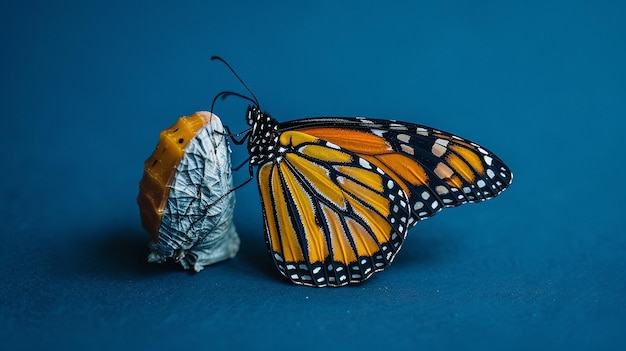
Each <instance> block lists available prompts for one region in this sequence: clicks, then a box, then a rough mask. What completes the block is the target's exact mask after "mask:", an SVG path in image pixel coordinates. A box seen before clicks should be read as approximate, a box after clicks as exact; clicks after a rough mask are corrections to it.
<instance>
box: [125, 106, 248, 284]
mask: <svg viewBox="0 0 626 351" xmlns="http://www.w3.org/2000/svg"><path fill="white" fill-rule="evenodd" d="M216 132H217V133H216ZM219 132H222V133H223V132H224V127H223V126H222V122H221V121H220V119H219V118H218V117H217V116H216V115H214V114H211V113H209V112H205V111H202V112H196V113H194V114H193V115H191V116H186V117H181V118H180V119H179V120H178V121H177V122H176V124H174V125H173V126H172V127H170V128H169V129H166V130H164V131H162V132H161V135H160V138H159V143H158V144H157V146H156V149H155V150H154V152H153V153H152V155H151V156H150V157H149V158H148V159H147V160H146V162H145V163H144V173H143V177H142V179H141V182H140V183H139V196H138V197H137V203H138V204H139V211H140V214H141V223H142V225H143V228H144V229H145V230H146V231H148V233H150V235H151V236H152V242H151V243H150V250H151V253H150V255H149V256H148V261H150V262H164V261H165V260H168V259H173V260H175V261H177V262H180V263H181V264H182V266H183V267H185V269H189V268H193V269H194V270H195V271H196V272H198V271H200V270H202V269H203V268H204V266H207V265H210V264H213V263H215V262H218V261H222V260H225V259H228V258H231V257H233V256H235V255H236V254H237V251H238V250H239V236H238V235H237V232H236V231H235V226H234V225H233V221H232V218H233V209H234V207H235V195H234V192H232V191H231V189H232V174H231V163H230V148H229V146H228V142H227V140H226V137H225V136H224V135H223V134H220V133H219Z"/></svg>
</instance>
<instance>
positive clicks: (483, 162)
mask: <svg viewBox="0 0 626 351" xmlns="http://www.w3.org/2000/svg"><path fill="white" fill-rule="evenodd" d="M276 129H277V130H278V131H279V132H280V134H279V138H278V145H277V146H278V150H276V151H277V152H276V154H273V155H274V156H273V158H270V157H268V155H263V157H265V159H264V161H263V162H260V163H261V164H260V166H259V172H258V181H259V190H260V193H261V200H262V204H263V213H264V219H265V225H266V230H265V232H266V239H267V242H268V245H269V249H270V251H271V252H272V256H273V258H274V261H275V263H276V265H277V267H278V268H279V270H280V272H281V273H282V274H283V275H285V276H286V277H287V278H289V279H290V280H291V281H293V282H294V283H297V284H303V285H310V286H342V285H346V284H348V283H357V282H360V281H362V280H365V279H367V278H369V277H370V276H371V275H372V274H373V273H374V272H377V271H380V270H383V269H384V268H385V267H387V266H388V265H389V264H390V263H391V262H392V260H393V258H394V257H395V255H396V253H397V252H398V250H399V249H400V247H401V245H402V242H403V240H404V238H405V237H406V234H407V231H408V228H410V227H412V226H413V225H415V224H416V223H417V221H419V220H421V219H424V218H428V217H430V216H432V215H434V214H435V213H437V212H438V211H440V210H441V209H442V208H443V207H451V206H458V205H460V204H463V203H466V202H477V201H483V200H486V199H489V198H491V197H494V196H496V195H497V194H498V193H500V192H501V191H503V190H504V189H506V187H507V186H508V185H509V184H510V182H511V180H512V173H511V172H510V171H509V170H508V168H507V167H506V166H505V165H504V164H503V163H502V161H500V159H499V158H497V157H496V156H495V155H493V154H492V153H491V152H489V151H488V150H486V149H484V148H482V147H481V146H479V145H478V144H475V143H473V142H470V141H466V140H464V139H462V138H460V137H457V136H454V135H452V134H449V133H445V132H441V131H437V130H434V129H432V128H428V127H425V126H420V125H416V124H411V123H403V122H395V121H386V120H369V119H358V118H319V119H305V120H298V121H292V122H287V123H283V124H279V125H278V126H277V127H276Z"/></svg>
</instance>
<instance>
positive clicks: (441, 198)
mask: <svg viewBox="0 0 626 351" xmlns="http://www.w3.org/2000/svg"><path fill="white" fill-rule="evenodd" d="M281 129H284V130H299V131H301V132H306V133H309V134H311V135H313V136H315V137H317V138H319V139H321V140H325V141H328V142H332V143H334V144H336V145H339V146H340V147H343V148H346V149H348V150H351V151H353V152H356V153H357V154H358V155H359V156H361V157H363V158H365V159H367V160H368V161H370V162H371V163H372V164H375V165H377V166H378V167H380V168H382V169H383V170H385V172H386V173H387V174H389V175H390V176H391V177H392V178H393V179H394V181H397V182H398V183H399V184H400V186H401V187H402V188H403V190H405V192H406V193H407V195H408V196H409V199H410V204H411V209H412V212H413V213H412V218H413V220H414V221H417V220H420V219H425V218H428V217H431V216H432V215H434V214H435V213H437V212H439V211H440V210H441V209H442V208H443V207H454V206H458V205H461V204H464V203H468V202H480V201H484V200H487V199H490V198H493V197H495V196H496V195H498V194H499V193H501V192H502V191H504V190H505V189H506V188H507V187H508V186H509V185H510V184H511V181H512V180H513V174H512V173H511V171H510V170H509V168H508V167H507V166H506V165H505V164H504V162H502V160H500V158H499V157H497V156H496V155H495V154H494V153H492V152H491V151H489V150H488V149H486V148H484V147H482V146H480V145H478V144H477V143H474V142H472V141H469V140H466V139H464V138H461V137H459V136H457V135H454V134H451V133H448V132H444V131H440V130H436V129H433V128H430V127H427V126H423V125H419V124H413V123H407V122H397V121H392V120H380V119H366V118H334V117H330V118H310V119H303V120H296V121H292V122H288V123H283V124H282V125H281Z"/></svg>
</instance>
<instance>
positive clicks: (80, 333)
mask: <svg viewBox="0 0 626 351" xmlns="http://www.w3.org/2000/svg"><path fill="white" fill-rule="evenodd" d="M407 3H409V2H406V3H403V2H394V1H384V2H378V1H354V2H341V3H340V4H339V3H336V2H323V1H315V2H292V1H282V2H253V1H250V2H246V1H216V2H208V1H198V2H195V3H194V2H184V1H176V2H166V1H161V2H154V1H131V2H129V1H58V2H48V4H42V3H39V2H37V1H5V3H4V4H3V6H2V7H3V8H2V10H1V11H0V27H1V30H0V45H1V48H2V55H1V65H0V67H1V68H0V72H1V78H0V79H1V81H0V87H1V89H2V90H1V91H0V115H1V116H2V126H3V127H2V129H1V130H0V133H1V138H0V149H1V150H2V151H3V160H2V166H1V167H2V171H1V174H2V175H1V177H2V179H1V182H0V196H1V199H2V201H1V204H0V216H1V218H0V220H1V223H2V229H0V230H1V232H2V234H1V238H0V260H1V264H0V278H1V283H0V348H2V349H4V350H9V349H43V348H44V347H45V348H48V349H61V348H63V349H72V348H82V349H86V348H87V347H90V348H91V349H113V348H115V349H136V348H139V347H151V348H154V349H170V350H171V349H191V348H199V349H225V348H227V347H229V348H233V349H236V348H239V347H243V346H248V347H264V346H266V347H270V346H271V347H275V348H276V349H277V350H280V349H285V348H288V349H290V350H291V349H296V348H297V349H302V350H306V349H317V350H320V349H324V348H330V347H335V346H343V347H346V348H348V349H365V348H367V349H382V348H385V349H388V348H403V349H417V348H419V349H448V348H449V349H459V348H463V349H466V348H467V349H470V348H481V349H488V348H490V347H493V348H497V349H500V348H502V347H505V346H506V347H511V348H513V349H516V348H517V349H524V350H526V349H531V348H536V349H554V348H556V347H559V348H566V347H568V348H571V349H590V348H592V347H594V348H601V349H615V348H618V346H621V347H625V346H626V335H625V333H624V330H625V329H624V328H625V326H626V297H625V296H626V264H625V262H626V257H625V253H626V238H625V235H624V233H625V230H624V225H623V214H622V212H623V207H622V206H623V203H624V197H625V195H626V194H625V190H624V189H625V187H624V185H623V184H622V181H623V176H624V151H626V148H625V141H624V131H625V125H626V122H625V118H626V72H625V71H626V70H625V65H624V62H626V45H625V41H624V40H625V38H626V21H624V18H626V17H625V16H626V11H625V10H626V5H625V4H626V3H625V2H623V1H615V2H612V1H577V0H574V1H550V0H548V1H545V0H544V1H526V2H520V3H519V4H517V3H516V2H508V3H502V2H498V1H481V2H469V3H467V2H464V1H438V2H436V4H433V3H432V2H430V1H415V2H411V3H412V5H407ZM211 55H221V56H223V57H224V58H226V59H227V60H228V61H229V62H230V63H231V64H232V65H233V66H235V67H236V69H237V70H238V72H239V73H240V75H241V76H242V77H243V78H244V79H245V80H246V82H247V83H248V85H249V86H250V87H251V88H252V89H253V91H254V92H255V94H256V95H257V97H258V98H259V100H260V101H261V105H262V107H263V108H264V109H266V110H268V111H269V112H270V113H272V115H274V116H275V117H276V118H277V119H279V120H282V121H285V120H290V119H296V118H300V117H308V116H319V115H339V116H355V115H363V116H370V117H378V118H396V119H400V120H406V121H411V122H417V123H421V124H426V125H430V126H434V127H437V128H440V129H443V130H447V131H450V132H453V133H457V134H459V135H462V136H464V137H467V138H469V139H472V140H474V141H477V142H479V143H481V144H483V145H485V146H486V147H488V148H490V149H492V150H494V151H495V152H496V153H497V154H498V155H499V156H500V157H501V158H502V159H504V160H505V162H506V163H507V164H508V165H509V166H510V167H511V169H512V170H513V171H514V173H515V180H514V182H513V185H512V186H511V188H510V189H509V190H507V191H506V192H505V193H504V194H502V195H501V196H499V197H498V198H496V199H494V200H492V201H488V202H485V203H481V204H477V205H467V206H462V207H460V208H455V209H449V210H446V211H443V212H442V213H440V214H438V215H437V216H435V217H434V218H432V219H430V220H427V221H424V222H422V223H420V224H419V225H418V226H417V227H415V228H414V229H413V230H412V231H411V232H410V233H409V237H408V239H407V240H406V242H405V245H404V248H403V250H402V252H401V253H400V254H399V255H398V257H397V259H396V261H395V262H394V264H393V265H392V266H391V267H390V268H389V269H388V270H386V271H385V272H382V273H379V274H376V275H374V277H372V279H370V280H369V281H367V282H366V283H364V284H361V285H358V286H354V287H347V288H340V289H330V288H327V289H314V288H306V287H298V286H292V285H290V284H289V283H287V282H286V281H285V280H284V279H282V278H281V277H280V276H279V275H278V274H277V273H276V271H275V268H274V267H273V264H272V262H271V259H270V257H269V255H268V254H267V253H266V248H265V244H264V239H263V229H262V228H263V224H262V218H261V208H260V204H259V199H258V194H257V188H256V185H255V184H249V185H248V186H247V187H245V188H244V189H241V190H239V191H238V192H237V200H238V204H237V208H236V226H237V228H238V231H239V233H240V235H241V239H242V247H241V251H240V253H239V255H238V256H237V257H236V258H234V259H232V260H229V261H227V262H224V263H221V264H217V265H215V266H212V267H209V268H208V269H206V270H205V271H203V272H201V273H199V274H191V273H188V272H185V271H182V270H181V269H179V268H178V267H176V266H173V265H165V266H159V265H152V264H148V263H145V259H146V256H147V251H148V250H147V242H148V235H147V234H146V233H145V232H143V230H142V229H141V227H140V222H139V216H138V209H137V206H136V204H135V197H136V195H137V191H138V188H137V184H138V182H139V179H140V178H141V175H142V169H143V161H144V160H145V159H146V158H147V157H148V155H149V154H150V153H151V152H152V150H153V148H154V146H155V145H156V141H157V139H158V133H159V131H160V130H161V129H164V128H166V127H169V126H170V125H171V124H173V123H174V122H175V121H176V119H177V118H178V117H179V116H181V115H185V114H190V113H193V112H194V111H197V110H207V109H209V107H210V101H211V98H212V97H213V96H214V94H216V93H217V92H219V91H222V90H230V89H233V90H237V91H242V89H241V87H240V86H239V84H238V82H237V81H236V80H235V79H234V77H233V76H232V75H231V74H230V73H229V72H228V71H227V70H226V68H225V67H224V66H223V65H221V64H219V63H216V62H211V61H210V60H209V57H210V56H211ZM245 107H246V106H245V103H244V102H242V101H239V100H238V99H230V100H226V101H225V102H223V103H221V104H220V105H219V108H218V110H217V111H216V112H217V113H218V115H219V116H220V117H221V118H222V120H223V121H224V123H225V124H228V125H229V126H230V127H231V128H232V129H233V130H243V129H244V128H245V123H244V112H245ZM233 151H234V153H233V160H234V161H233V162H234V163H237V162H238V161H242V160H244V159H245V158H246V157H247V152H246V150H245V147H233ZM246 178H247V172H246V171H245V169H244V170H243V171H240V172H238V173H237V174H236V175H235V179H236V180H235V181H236V182H242V181H243V180H245V179H246Z"/></svg>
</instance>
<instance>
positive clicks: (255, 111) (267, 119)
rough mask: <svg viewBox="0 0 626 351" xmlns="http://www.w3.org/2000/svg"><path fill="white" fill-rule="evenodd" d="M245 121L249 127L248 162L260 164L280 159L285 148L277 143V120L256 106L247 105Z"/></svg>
mask: <svg viewBox="0 0 626 351" xmlns="http://www.w3.org/2000/svg"><path fill="white" fill-rule="evenodd" d="M246 122H247V123H248V125H250V127H251V128H250V132H249V138H248V152H249V153H250V164H252V165H262V164H264V163H267V162H268V161H272V160H280V158H281V157H282V154H284V153H285V151H286V150H284V148H280V147H279V145H278V137H279V135H280V133H279V132H278V122H276V120H275V119H274V118H272V117H271V116H270V115H269V114H266V113H263V112H262V111H261V110H260V109H259V108H258V107H256V106H248V114H247V116H246Z"/></svg>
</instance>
